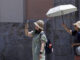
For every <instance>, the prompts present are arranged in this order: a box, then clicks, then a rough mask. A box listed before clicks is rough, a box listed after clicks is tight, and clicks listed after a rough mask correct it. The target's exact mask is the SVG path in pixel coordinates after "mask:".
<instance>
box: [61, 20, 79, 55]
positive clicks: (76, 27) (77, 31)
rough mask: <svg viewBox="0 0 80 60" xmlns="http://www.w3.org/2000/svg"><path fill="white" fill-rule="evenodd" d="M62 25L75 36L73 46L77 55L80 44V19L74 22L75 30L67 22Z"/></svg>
mask: <svg viewBox="0 0 80 60" xmlns="http://www.w3.org/2000/svg"><path fill="white" fill-rule="evenodd" d="M62 26H63V27H64V29H65V30H66V31H67V32H68V33H69V34H71V35H72V36H74V37H75V38H74V43H73V44H72V47H73V48H74V53H75V55H77V52H76V48H77V47H78V46H80V21H77V22H76V23H73V26H74V30H71V29H69V28H68V27H67V26H66V24H62Z"/></svg>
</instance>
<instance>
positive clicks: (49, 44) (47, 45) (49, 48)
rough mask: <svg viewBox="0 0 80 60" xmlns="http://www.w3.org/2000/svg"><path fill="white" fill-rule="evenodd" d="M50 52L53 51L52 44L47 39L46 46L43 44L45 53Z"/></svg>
mask: <svg viewBox="0 0 80 60" xmlns="http://www.w3.org/2000/svg"><path fill="white" fill-rule="evenodd" d="M52 52H53V45H52V43H51V41H50V40H48V41H47V42H46V46H45V53H46V54H51V53H52Z"/></svg>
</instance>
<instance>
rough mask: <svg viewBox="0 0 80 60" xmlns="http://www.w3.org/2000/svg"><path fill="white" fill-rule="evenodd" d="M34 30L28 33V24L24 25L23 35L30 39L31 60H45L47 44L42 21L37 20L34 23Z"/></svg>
mask: <svg viewBox="0 0 80 60" xmlns="http://www.w3.org/2000/svg"><path fill="white" fill-rule="evenodd" d="M34 25H35V29H34V30H32V31H30V32H29V31H28V28H29V26H28V24H26V25H25V35H26V36H28V37H32V38H33V39H32V55H33V60H45V45H46V42H47V38H46V35H45V33H44V21H43V20H38V21H36V22H34Z"/></svg>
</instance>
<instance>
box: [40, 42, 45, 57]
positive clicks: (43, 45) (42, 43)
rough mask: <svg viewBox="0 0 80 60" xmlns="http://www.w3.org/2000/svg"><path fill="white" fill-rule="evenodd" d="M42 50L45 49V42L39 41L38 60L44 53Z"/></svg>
mask: <svg viewBox="0 0 80 60" xmlns="http://www.w3.org/2000/svg"><path fill="white" fill-rule="evenodd" d="M44 48H45V42H44V41H41V49H40V55H39V57H40V58H42V53H43V51H44Z"/></svg>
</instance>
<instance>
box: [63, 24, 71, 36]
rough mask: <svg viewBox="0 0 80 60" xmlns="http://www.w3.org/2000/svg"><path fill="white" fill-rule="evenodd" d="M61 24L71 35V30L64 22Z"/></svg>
mask: <svg viewBox="0 0 80 60" xmlns="http://www.w3.org/2000/svg"><path fill="white" fill-rule="evenodd" d="M62 26H63V27H64V29H65V30H66V31H67V32H68V33H69V34H71V35H72V30H71V29H69V28H68V27H67V26H66V25H65V24H62Z"/></svg>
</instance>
